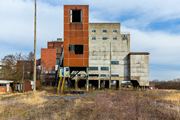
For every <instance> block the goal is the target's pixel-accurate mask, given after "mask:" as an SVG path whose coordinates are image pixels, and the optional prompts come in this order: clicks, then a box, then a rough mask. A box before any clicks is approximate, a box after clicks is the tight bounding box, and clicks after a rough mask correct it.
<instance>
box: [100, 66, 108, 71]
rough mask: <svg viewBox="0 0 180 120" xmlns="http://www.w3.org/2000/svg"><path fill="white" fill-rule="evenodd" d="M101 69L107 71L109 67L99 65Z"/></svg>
mask: <svg viewBox="0 0 180 120" xmlns="http://www.w3.org/2000/svg"><path fill="white" fill-rule="evenodd" d="M101 70H103V71H108V70H109V67H101Z"/></svg>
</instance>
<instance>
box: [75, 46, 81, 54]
mask: <svg viewBox="0 0 180 120" xmlns="http://www.w3.org/2000/svg"><path fill="white" fill-rule="evenodd" d="M75 54H83V45H75Z"/></svg>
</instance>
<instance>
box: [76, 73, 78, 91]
mask: <svg viewBox="0 0 180 120" xmlns="http://www.w3.org/2000/svg"><path fill="white" fill-rule="evenodd" d="M75 89H76V90H77V89H78V77H77V75H76V78H75Z"/></svg>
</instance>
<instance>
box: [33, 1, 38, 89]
mask: <svg viewBox="0 0 180 120" xmlns="http://www.w3.org/2000/svg"><path fill="white" fill-rule="evenodd" d="M36 11H37V4H36V0H34V75H33V80H34V92H35V91H36Z"/></svg>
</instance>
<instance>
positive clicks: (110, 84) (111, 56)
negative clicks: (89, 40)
mask: <svg viewBox="0 0 180 120" xmlns="http://www.w3.org/2000/svg"><path fill="white" fill-rule="evenodd" d="M111 57H112V56H111V41H110V54H109V59H110V60H109V62H110V63H109V65H110V68H109V69H110V75H109V88H110V89H111V59H112V58H111Z"/></svg>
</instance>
